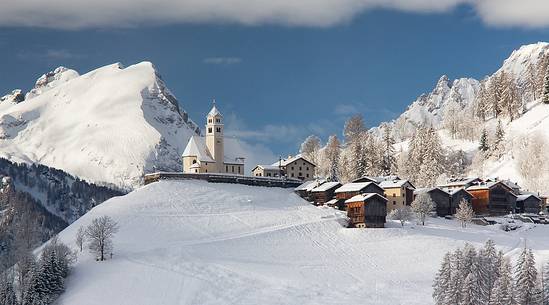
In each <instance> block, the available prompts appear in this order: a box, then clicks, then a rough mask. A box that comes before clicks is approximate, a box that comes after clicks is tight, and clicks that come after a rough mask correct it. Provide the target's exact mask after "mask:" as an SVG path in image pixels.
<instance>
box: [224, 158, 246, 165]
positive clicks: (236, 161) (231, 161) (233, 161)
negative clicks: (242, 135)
mask: <svg viewBox="0 0 549 305" xmlns="http://www.w3.org/2000/svg"><path fill="white" fill-rule="evenodd" d="M223 159H224V160H223V162H224V163H226V164H238V165H244V158H242V157H227V156H224V158H223Z"/></svg>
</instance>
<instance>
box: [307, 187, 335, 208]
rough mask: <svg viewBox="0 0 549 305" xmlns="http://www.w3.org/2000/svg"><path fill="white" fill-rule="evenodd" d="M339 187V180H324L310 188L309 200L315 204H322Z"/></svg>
mask: <svg viewBox="0 0 549 305" xmlns="http://www.w3.org/2000/svg"><path fill="white" fill-rule="evenodd" d="M339 187H341V183H339V182H326V183H323V184H321V185H319V186H317V187H316V188H314V189H312V190H311V196H310V198H311V200H312V201H313V202H314V203H315V204H316V205H323V204H325V203H326V202H328V201H329V200H330V199H332V198H333V197H334V192H335V190H336V189H338V188H339Z"/></svg>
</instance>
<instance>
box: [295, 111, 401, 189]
mask: <svg viewBox="0 0 549 305" xmlns="http://www.w3.org/2000/svg"><path fill="white" fill-rule="evenodd" d="M343 134H344V142H343V143H341V142H340V140H339V139H338V137H337V136H336V135H332V136H330V138H329V139H328V142H327V143H326V146H324V147H322V145H321V141H320V139H319V138H318V137H316V136H314V135H313V136H309V137H308V138H307V139H306V140H305V142H303V144H302V145H301V149H300V152H301V154H303V156H304V157H305V158H307V159H309V160H311V161H312V162H313V163H315V164H317V165H318V167H317V175H319V176H323V177H327V178H329V179H332V180H340V181H343V182H347V181H350V180H353V179H356V178H359V177H362V176H379V175H388V174H391V173H394V172H395V171H396V169H397V161H396V157H395V151H394V144H395V140H394V138H393V137H392V135H391V130H390V128H389V127H387V129H386V130H385V132H384V133H383V136H382V137H381V138H379V137H377V136H376V135H375V134H373V133H371V132H370V131H368V130H367V129H366V126H365V125H364V121H363V118H362V117H361V116H354V117H352V118H350V119H349V120H348V121H347V122H346V124H345V128H344V132H343Z"/></svg>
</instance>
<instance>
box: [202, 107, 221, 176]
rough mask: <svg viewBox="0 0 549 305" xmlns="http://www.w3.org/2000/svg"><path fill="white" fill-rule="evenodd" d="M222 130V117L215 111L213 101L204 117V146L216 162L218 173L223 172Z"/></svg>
mask: <svg viewBox="0 0 549 305" xmlns="http://www.w3.org/2000/svg"><path fill="white" fill-rule="evenodd" d="M223 128H224V126H223V115H222V114H221V112H219V110H218V109H217V107H216V103H215V99H214V100H213V105H212V109H211V110H210V112H209V113H208V115H207V116H206V146H207V147H208V150H209V151H210V154H211V155H212V158H213V159H214V160H215V162H216V167H217V170H218V172H223V171H224V167H223V162H224V161H225V160H224V159H225V157H224V152H223V149H224V147H223V146H224V145H223Z"/></svg>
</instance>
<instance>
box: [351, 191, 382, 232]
mask: <svg viewBox="0 0 549 305" xmlns="http://www.w3.org/2000/svg"><path fill="white" fill-rule="evenodd" d="M345 204H346V205H347V216H348V217H349V227H350V228H362V227H366V228H383V227H384V226H385V221H386V217H387V198H385V197H383V196H381V195H380V194H378V193H366V194H360V195H356V196H353V197H352V198H350V199H347V200H346V201H345Z"/></svg>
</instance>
